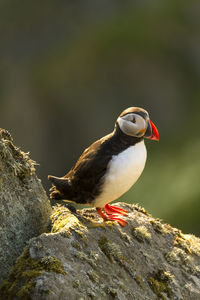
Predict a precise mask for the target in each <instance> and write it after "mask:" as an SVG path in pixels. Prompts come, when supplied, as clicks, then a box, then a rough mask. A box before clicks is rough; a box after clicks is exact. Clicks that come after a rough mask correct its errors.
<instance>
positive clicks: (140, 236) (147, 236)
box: [132, 226, 151, 243]
mask: <svg viewBox="0 0 200 300" xmlns="http://www.w3.org/2000/svg"><path fill="white" fill-rule="evenodd" d="M132 234H133V236H134V237H135V238H136V239H137V240H138V242H140V243H141V242H144V241H146V242H148V243H150V242H151V233H150V232H148V230H147V228H146V227H145V226H138V227H134V228H133V230H132Z"/></svg>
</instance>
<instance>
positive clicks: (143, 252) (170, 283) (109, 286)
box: [0, 203, 200, 300]
mask: <svg viewBox="0 0 200 300" xmlns="http://www.w3.org/2000/svg"><path fill="white" fill-rule="evenodd" d="M118 205H119V206H120V207H123V208H124V209H127V210H128V212H129V213H128V216H127V217H126V219H127V221H128V223H127V225H126V226H125V227H120V225H119V224H116V223H112V222H104V221H103V220H102V219H101V218H100V217H98V216H97V214H96V212H95V210H94V209H84V210H80V211H77V213H72V212H70V211H69V210H68V208H66V207H64V206H56V207H55V208H54V211H53V214H52V229H51V233H43V234H42V235H40V236H38V237H36V238H33V239H31V240H30V242H29V245H28V246H27V248H26V250H25V251H24V253H23V255H22V256H21V257H19V259H18V260H17V262H16V264H15V266H14V267H13V269H12V271H11V273H10V275H9V276H8V278H7V280H5V281H4V283H3V285H2V286H1V288H0V296H2V298H5V299H34V300H36V299H37V300H40V299H48V300H54V299H55V300H56V299H61V300H62V299H63V300H64V299H69V300H86V299H95V300H96V299H97V300H98V299H115V300H132V299H136V300H144V299H145V300H149V299H151V300H154V299H164V300H168V299H173V300H175V299H177V300H183V299H185V300H186V299H187V300H197V299H200V240H199V239H198V238H196V237H195V236H193V235H184V234H182V232H181V231H180V230H178V229H176V228H172V227H171V226H170V225H168V224H163V223H162V222H161V221H160V220H158V219H154V218H153V217H152V216H151V215H149V214H148V213H147V212H146V211H145V210H144V209H143V208H140V207H138V206H134V205H128V204H125V203H124V204H122V203H118Z"/></svg>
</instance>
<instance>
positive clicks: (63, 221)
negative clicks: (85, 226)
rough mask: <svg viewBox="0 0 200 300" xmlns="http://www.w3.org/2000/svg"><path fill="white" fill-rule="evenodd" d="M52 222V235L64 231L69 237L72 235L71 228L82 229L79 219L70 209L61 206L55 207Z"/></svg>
mask: <svg viewBox="0 0 200 300" xmlns="http://www.w3.org/2000/svg"><path fill="white" fill-rule="evenodd" d="M51 221H52V229H51V232H52V233H55V232H59V231H61V230H63V229H64V230H65V231H66V232H67V233H68V234H69V235H71V231H70V227H72V226H77V227H82V225H81V223H80V222H79V220H78V218H77V217H76V216H74V215H73V214H72V213H71V212H70V210H69V209H68V208H66V207H64V206H61V205H56V206H54V208H53V212H52V215H51Z"/></svg>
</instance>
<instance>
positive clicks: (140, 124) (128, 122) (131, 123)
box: [117, 113, 148, 137]
mask: <svg viewBox="0 0 200 300" xmlns="http://www.w3.org/2000/svg"><path fill="white" fill-rule="evenodd" d="M117 123H118V125H119V127H120V129H121V130H122V131H123V132H124V133H125V134H126V135H129V136H136V137H141V136H143V135H144V133H145V131H146V129H147V125H148V124H147V122H146V121H145V119H144V118H143V117H141V116H140V115H138V114H135V113H130V114H127V115H125V116H123V117H119V118H118V119H117Z"/></svg>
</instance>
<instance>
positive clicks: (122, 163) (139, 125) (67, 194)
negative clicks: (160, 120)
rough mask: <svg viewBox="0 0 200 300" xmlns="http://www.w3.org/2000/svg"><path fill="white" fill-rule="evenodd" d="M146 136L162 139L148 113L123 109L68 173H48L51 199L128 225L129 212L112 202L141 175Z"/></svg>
mask: <svg viewBox="0 0 200 300" xmlns="http://www.w3.org/2000/svg"><path fill="white" fill-rule="evenodd" d="M145 138H147V139H150V140H155V141H158V140H159V133H158V129H157V127H156V126H155V125H154V123H153V122H152V121H151V120H150V118H149V114H148V112H147V111H146V110H145V109H143V108H140V107H129V108H127V109H125V110H123V111H122V113H121V114H120V115H119V117H118V118H117V120H116V122H115V125H114V130H113V131H112V132H111V133H109V134H107V135H106V136H104V137H102V138H100V139H98V140H97V141H95V142H94V143H92V144H91V145H90V146H89V147H88V148H86V149H85V150H84V152H83V153H82V154H81V156H80V157H79V159H78V160H77V162H76V163H75V165H74V166H73V167H72V168H71V170H70V171H69V172H68V173H67V174H66V175H64V176H63V177H56V176H52V175H48V179H49V180H50V182H51V183H52V187H51V189H50V198H51V199H54V200H64V201H69V202H74V203H79V204H87V205H91V206H93V207H95V208H96V211H97V213H98V214H99V215H100V216H101V217H102V218H103V219H104V220H108V221H115V222H118V223H119V224H120V225H121V226H125V225H126V223H127V222H126V220H125V219H124V218H123V217H125V216H126V215H127V213H128V212H127V211H126V210H124V209H122V208H120V207H118V206H114V205H110V204H109V203H110V202H112V201H114V200H116V199H118V198H119V197H120V196H122V195H123V194H124V193H126V192H127V191H128V190H129V189H130V188H131V187H132V186H133V185H134V184H135V182H136V181H137V180H138V178H139V177H140V175H141V174H142V172H143V169H144V167H145V163H146V158H147V151H146V146H145V143H144V139H145Z"/></svg>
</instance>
